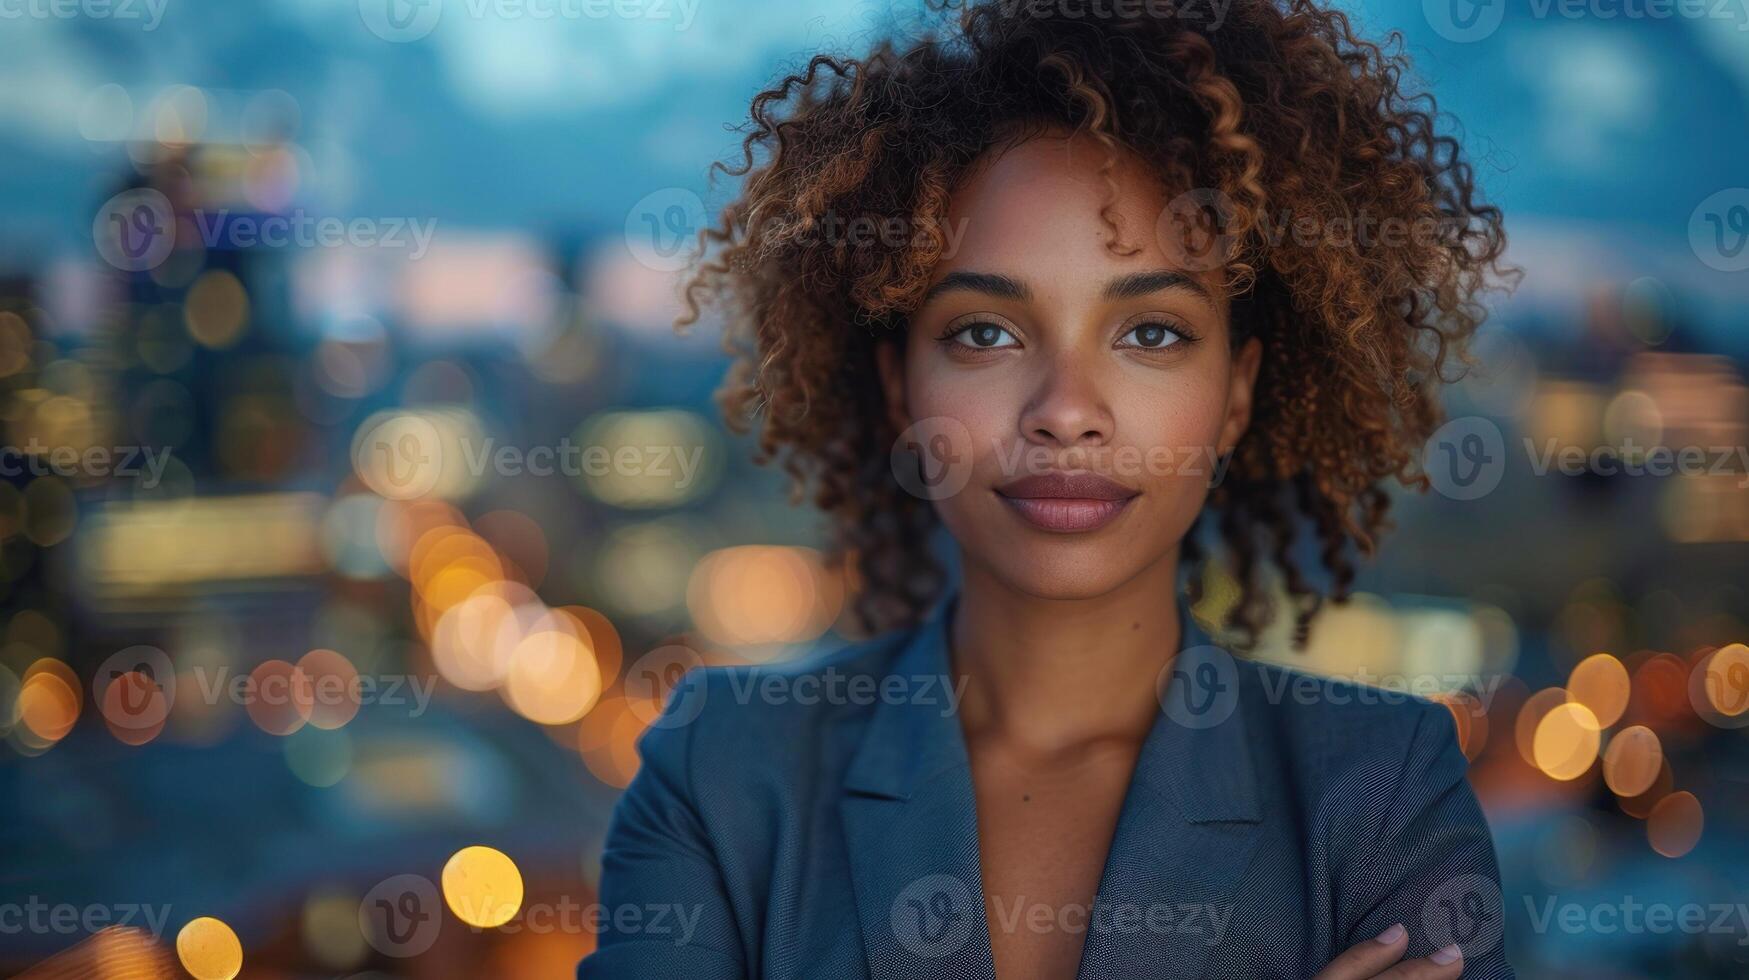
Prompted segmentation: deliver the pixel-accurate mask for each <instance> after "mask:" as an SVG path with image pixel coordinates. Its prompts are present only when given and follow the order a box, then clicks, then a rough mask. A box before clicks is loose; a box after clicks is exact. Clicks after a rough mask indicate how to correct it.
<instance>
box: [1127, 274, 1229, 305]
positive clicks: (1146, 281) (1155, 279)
mask: <svg viewBox="0 0 1749 980" xmlns="http://www.w3.org/2000/svg"><path fill="white" fill-rule="evenodd" d="M1168 289H1188V290H1190V291H1191V292H1193V293H1195V294H1196V295H1197V296H1199V297H1201V298H1202V299H1204V300H1207V301H1208V302H1210V303H1213V302H1214V301H1215V297H1214V294H1213V293H1210V292H1209V288H1208V287H1207V286H1205V285H1203V284H1202V282H1201V280H1198V279H1197V278H1195V277H1194V276H1188V275H1185V274H1184V273H1182V272H1174V271H1172V270H1171V269H1156V270H1154V271H1152V272H1135V273H1131V274H1130V275H1127V276H1119V277H1118V278H1116V279H1113V280H1111V281H1110V282H1108V283H1106V284H1105V298H1106V299H1136V298H1138V297H1141V296H1146V295H1148V294H1150V293H1158V292H1163V291H1165V290H1168Z"/></svg>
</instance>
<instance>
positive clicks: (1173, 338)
mask: <svg viewBox="0 0 1749 980" xmlns="http://www.w3.org/2000/svg"><path fill="white" fill-rule="evenodd" d="M1182 339H1184V338H1183V337H1182V336H1180V335H1179V333H1178V331H1176V330H1173V329H1172V328H1171V327H1168V326H1167V325H1166V324H1164V323H1144V324H1141V325H1140V326H1138V327H1136V328H1134V329H1132V330H1131V331H1130V332H1129V333H1126V334H1124V335H1123V338H1122V340H1121V341H1120V342H1121V343H1122V345H1123V346H1125V347H1141V348H1143V349H1145V350H1161V349H1163V348H1166V347H1171V346H1172V345H1173V344H1175V343H1177V342H1178V341H1180V340H1182Z"/></svg>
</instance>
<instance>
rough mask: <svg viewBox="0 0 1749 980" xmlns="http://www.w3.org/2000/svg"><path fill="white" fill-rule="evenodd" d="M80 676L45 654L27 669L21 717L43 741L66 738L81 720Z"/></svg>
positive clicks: (20, 692)
mask: <svg viewBox="0 0 1749 980" xmlns="http://www.w3.org/2000/svg"><path fill="white" fill-rule="evenodd" d="M79 708H80V700H79V678H78V677H77V676H76V675H75V674H74V673H73V669H72V668H71V667H68V666H67V665H66V664H64V663H62V662H61V661H59V660H56V659H54V658H52V657H43V658H42V659H40V660H38V661H36V662H35V663H33V664H31V665H30V667H29V668H27V669H26V670H25V672H24V680H23V682H22V683H21V684H20V686H19V689H18V706H17V708H16V709H15V710H16V711H17V713H18V720H19V721H21V722H23V723H24V727H25V729H26V730H27V731H29V732H30V733H31V734H32V735H34V736H36V738H37V739H38V740H40V741H41V742H43V743H48V744H53V743H55V742H59V741H60V740H61V739H63V738H66V737H67V733H68V732H70V731H72V730H73V725H74V723H75V722H77V721H78V720H79Z"/></svg>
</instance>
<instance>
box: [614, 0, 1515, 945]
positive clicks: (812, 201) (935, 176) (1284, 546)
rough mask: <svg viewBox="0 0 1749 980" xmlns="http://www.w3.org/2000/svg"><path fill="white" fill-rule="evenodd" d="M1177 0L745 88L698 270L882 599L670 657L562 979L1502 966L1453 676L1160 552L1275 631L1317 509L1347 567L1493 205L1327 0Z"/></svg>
mask: <svg viewBox="0 0 1749 980" xmlns="http://www.w3.org/2000/svg"><path fill="white" fill-rule="evenodd" d="M1059 6H1060V7H1061V9H1058V7H1059ZM1284 8H1285V9H1284ZM1206 9H1208V8H1205V7H1202V6H1197V7H1185V8H1183V9H1177V8H1173V7H1169V6H1168V5H1166V4H1164V3H1162V4H1146V3H1142V4H1136V5H1133V6H1125V5H1123V4H1113V5H1106V6H1101V7H1099V8H1098V11H1103V14H1100V13H1098V12H1097V11H1095V8H1092V7H1088V8H1086V9H1082V5H1080V4H1062V5H1052V4H1046V3H1031V4H1016V3H1014V2H1007V3H984V4H979V5H975V6H973V7H971V8H969V9H968V10H966V11H964V12H963V14H961V15H959V16H958V18H957V21H956V22H955V24H954V26H953V27H952V28H950V29H949V30H948V31H947V32H946V36H945V37H942V38H939V39H934V40H925V41H921V42H918V43H914V44H911V45H909V46H895V45H892V44H883V45H880V46H878V47H877V48H876V49H875V50H874V51H873V52H872V53H871V54H869V55H868V56H867V57H864V58H860V59H839V58H830V57H825V56H820V57H816V58H815V59H813V61H812V62H811V63H810V64H809V66H808V68H807V69H806V70H805V71H803V72H801V73H800V74H797V75H794V76H791V77H789V78H787V79H785V80H784V81H783V82H782V83H781V84H779V85H778V86H776V87H775V88H773V89H771V90H769V91H767V92H764V93H762V94H761V95H759V96H758V97H757V98H756V99H754V101H753V106H752V121H753V126H752V131H751V134H750V135H749V136H748V138H747V141H746V145H745V150H746V159H745V165H744V166H743V167H742V168H738V169H737V170H736V171H734V172H736V173H744V174H745V176H746V180H745V183H744V186H743V189H742V191H741V196H740V198H739V199H738V200H736V201H735V202H734V203H733V204H731V205H730V206H729V208H728V209H727V211H726V213H725V215H724V217H723V221H722V223H721V224H720V226H719V227H717V228H716V229H714V230H712V231H711V232H708V233H707V235H706V236H705V237H706V239H707V245H708V246H710V254H709V255H708V256H707V260H706V261H705V262H704V264H703V265H702V267H701V269H700V271H699V273H698V274H697V277H696V278H695V279H694V280H693V282H692V283H691V285H690V287H689V293H688V295H689V298H690V299H691V300H692V303H693V315H694V316H695V317H696V315H697V314H698V311H699V306H700V304H701V303H705V302H710V301H716V302H718V303H719V304H720V306H721V307H722V309H723V310H724V311H725V313H726V315H727V319H728V324H729V337H730V340H731V344H732V345H733V347H734V348H735V349H736V350H738V352H739V353H740V361H739V365H738V369H737V371H736V373H735V374H733V375H732V376H731V379H730V382H729V384H728V387H727V390H726V393H725V405H726V408H727V409H728V413H729V416H730V418H731V420H732V422H735V423H739V424H744V425H750V426H752V427H754V428H755V429H756V430H757V432H758V436H759V443H760V446H761V449H762V453H763V455H764V456H766V457H768V458H770V457H776V458H781V459H782V460H783V462H784V465H785V467H786V469H787V470H788V471H789V473H790V474H791V475H792V476H793V477H794V478H795V480H796V482H797V485H798V488H807V489H810V490H811V491H812V495H813V499H814V502H815V503H816V504H817V505H818V506H819V507H820V508H822V509H823V510H824V511H825V512H826V513H827V514H828V515H830V516H831V518H832V519H833V523H834V526H835V528H836V534H837V541H838V544H839V545H840V547H841V548H842V549H843V550H844V551H845V552H847V553H848V554H851V555H854V557H855V560H856V562H857V567H858V569H859V572H860V576H859V577H860V580H861V581H860V597H859V606H858V608H859V610H860V612H861V614H862V616H863V618H864V619H865V620H866V621H867V622H868V624H869V625H870V626H872V627H873V628H874V629H876V630H877V631H884V632H883V633H882V635H880V636H877V638H876V639H873V640H871V641H868V642H866V643H862V644H859V645H854V646H851V647H850V648H848V649H845V650H841V651H838V652H835V653H832V654H829V655H825V656H821V657H817V658H815V659H811V660H807V661H804V662H802V663H799V664H787V665H781V666H774V667H767V668H738V669H734V670H719V669H710V670H703V671H695V672H694V673H692V674H691V675H689V676H688V677H687V679H686V680H685V681H684V682H683V683H682V684H681V686H680V687H679V688H678V689H677V690H676V691H675V692H674V694H673V695H672V697H671V700H670V703H669V706H668V708H667V711H666V713H665V714H664V715H663V717H662V718H661V719H660V720H658V721H657V723H656V724H655V725H654V726H653V727H652V730H651V731H650V732H649V733H648V734H647V735H646V736H645V738H644V740H643V742H642V746H641V748H642V753H643V769H642V771H641V772H640V773H639V775H638V777H637V779H636V780H635V781H634V782H633V783H632V785H631V787H630V788H629V790H628V791H627V793H626V795H625V797H624V799H623V800H622V802H621V803H620V806H619V809H618V811H617V813H616V815H615V820H614V824H613V828H612V830H611V832H610V835H609V839H608V841H607V846H606V852H605V855H604V858H603V880H602V885H601V891H602V901H603V903H604V905H605V907H606V913H607V914H606V916H605V918H606V920H607V922H606V925H607V928H606V931H604V932H603V934H602V935H601V938H600V948H599V950H598V951H597V952H596V953H595V954H593V955H592V956H591V957H590V958H589V959H587V960H585V962H584V964H583V966H582V969H581V975H582V976H584V977H671V976H685V977H725V978H726V977H834V978H836V977H871V976H872V977H883V978H899V977H905V978H910V977H974V976H982V977H990V976H996V977H1002V978H1004V980H1007V978H1012V977H1040V978H1061V977H1070V976H1081V977H1194V976H1214V977H1240V976H1247V977H1248V976H1257V977H1264V976H1267V977H1306V976H1312V975H1314V974H1315V975H1317V976H1318V977H1321V978H1325V980H1348V978H1358V977H1374V976H1383V977H1438V978H1446V977H1456V976H1459V975H1460V974H1461V975H1463V976H1475V977H1497V976H1511V971H1510V969H1509V967H1508V966H1507V965H1506V963H1505V960H1504V957H1503V955H1502V950H1501V943H1500V918H1501V901H1500V892H1499V885H1498V871H1497V868H1496V864H1495V859H1494V856H1493V849H1492V843H1491V840H1490V837H1489V833H1488V829H1487V827H1486V825H1485V823H1484V822H1483V819H1482V816H1481V813H1480V811H1479V810H1478V808H1477V806H1476V803H1475V799H1474V797H1473V795H1472V794H1471V792H1470V790H1469V788H1468V785H1467V783H1466V782H1465V779H1464V771H1465V762H1464V757H1463V755H1462V753H1461V752H1460V751H1459V749H1458V747H1457V745H1456V743H1455V739H1454V726H1453V724H1452V721H1451V718H1450V716H1449V714H1448V713H1447V711H1446V709H1444V708H1443V707H1440V706H1438V705H1434V704H1429V703H1427V702H1423V701H1419V700H1414V699H1408V698H1389V697H1384V698H1381V697H1377V696H1370V697H1369V696H1367V695H1368V692H1366V691H1364V690H1362V689H1359V688H1356V687H1353V686H1350V685H1345V684H1339V683H1324V682H1313V681H1311V680H1310V679H1308V678H1304V677H1296V676H1294V675H1292V674H1290V673H1289V672H1285V671H1282V670H1280V669H1278V668H1273V667H1267V666H1263V665H1261V664H1258V663H1254V662H1249V661H1245V660H1242V659H1235V658H1232V657H1229V656H1227V655H1226V654H1225V653H1224V652H1223V651H1222V650H1221V649H1220V648H1217V647H1214V646H1212V645H1211V641H1210V640H1209V639H1208V637H1207V636H1206V635H1205V634H1203V633H1202V632H1201V631H1200V630H1199V628H1198V626H1197V625H1196V624H1195V623H1194V622H1193V621H1192V620H1191V619H1190V617H1189V616H1188V614H1187V608H1188V607H1187V604H1186V598H1185V592H1186V591H1187V590H1186V589H1185V588H1181V586H1180V583H1181V582H1185V581H1187V580H1195V579H1196V576H1193V575H1192V574H1191V572H1193V571H1194V569H1195V566H1196V565H1199V564H1200V563H1202V562H1204V561H1220V562H1223V563H1224V564H1225V565H1226V567H1227V568H1228V569H1229V570H1230V573H1231V574H1232V575H1233V576H1234V577H1235V578H1236V579H1237V581H1238V582H1239V584H1240V595H1239V597H1238V601H1237V603H1236V605H1235V606H1234V607H1233V608H1232V609H1231V611H1230V615H1229V616H1228V621H1227V622H1225V623H1223V624H1221V626H1222V627H1223V630H1224V632H1223V635H1224V636H1228V637H1230V638H1231V639H1232V641H1233V642H1235V643H1236V645H1239V646H1244V645H1247V644H1250V643H1252V642H1255V640H1256V638H1257V635H1258V632H1259V631H1260V630H1262V629H1263V628H1264V627H1265V625H1266V624H1267V623H1268V622H1269V620H1270V617H1271V616H1272V615H1273V613H1274V610H1273V609H1272V605H1273V603H1272V601H1271V599H1270V596H1271V595H1272V591H1271V586H1272V583H1277V582H1278V583H1279V585H1280V586H1281V587H1280V588H1276V589H1275V590H1274V592H1275V593H1282V594H1285V595H1286V596H1287V598H1288V600H1289V601H1290V602H1291V603H1292V604H1293V605H1294V607H1295V608H1294V615H1295V617H1296V622H1297V625H1298V627H1299V630H1298V632H1299V633H1300V634H1301V635H1302V636H1303V633H1304V631H1305V630H1306V629H1307V628H1308V627H1309V624H1310V620H1311V617H1312V615H1313V614H1314V613H1315V611H1316V609H1317V603H1318V600H1319V596H1320V593H1321V591H1324V590H1325V589H1321V587H1320V585H1319V583H1318V582H1316V581H1315V580H1314V577H1313V576H1311V575H1308V574H1306V573H1305V572H1304V571H1302V569H1301V567H1300V565H1299V563H1298V561H1297V558H1296V556H1297V555H1298V554H1299V553H1300V552H1301V550H1302V549H1301V548H1300V547H1297V546H1296V538H1297V536H1298V535H1299V533H1300V532H1301V530H1302V528H1305V529H1307V530H1309V531H1310V533H1311V535H1312V536H1314V537H1315V538H1316V540H1317V542H1318V544H1319V545H1320V546H1321V548H1320V550H1319V552H1318V554H1319V562H1320V564H1321V565H1322V574H1323V576H1324V577H1327V579H1328V583H1327V591H1329V592H1331V593H1333V594H1334V595H1335V596H1336V597H1337V598H1341V597H1342V595H1343V592H1344V591H1345V589H1346V587H1347V586H1348V584H1349V582H1350V580H1351V579H1352V576H1353V572H1352V555H1353V553H1355V552H1357V551H1358V552H1362V553H1364V552H1367V551H1370V550H1371V548H1372V547H1373V545H1374V542H1375V540H1376V538H1377V535H1378V533H1379V531H1380V530H1381V528H1382V527H1383V525H1384V522H1385V513H1386V508H1387V498H1386V494H1385V489H1384V484H1385V483H1386V481H1387V480H1389V479H1392V478H1400V479H1402V480H1404V481H1405V482H1408V483H1410V484H1412V485H1413V484H1420V483H1421V482H1422V478H1421V477H1420V476H1419V475H1418V474H1417V473H1416V472H1415V471H1414V469H1413V462H1414V460H1415V459H1416V458H1417V455H1418V449H1419V446H1420V444H1421V442H1422V441H1424V440H1425V439H1426V437H1427V436H1428V435H1429V434H1430V432H1431V431H1432V429H1433V428H1434V427H1435V425H1436V423H1437V420H1438V410H1437V405H1436V393H1435V386H1436V384H1437V382H1438V381H1439V380H1440V375H1441V370H1442V367H1443V366H1444V365H1445V363H1446V361H1447V360H1448V359H1450V358H1453V357H1455V356H1456V355H1458V354H1459V353H1460V352H1461V349H1462V345H1463V342H1464V341H1465V339H1466V338H1467V337H1468V336H1469V334H1471V333H1472V332H1473V331H1474V329H1475V328H1476V326H1477V324H1478V323H1479V321H1480V319H1481V312H1480V309H1479V307H1478V306H1477V304H1476V296H1477V294H1478V292H1479V291H1480V290H1481V289H1484V288H1486V287H1488V286H1489V285H1490V283H1491V282H1492V280H1493V279H1494V277H1495V276H1496V275H1497V274H1499V272H1500V269H1499V267H1498V265H1497V260H1498V259H1499V256H1500V254H1501V252H1502V249H1503V247H1504V236H1503V233H1502V230H1501V221H1500V215H1499V213H1498V211H1496V210H1495V209H1494V208H1492V207H1489V206H1486V205H1485V204H1482V203H1479V202H1478V200H1477V198H1476V195H1475V191H1474V187H1473V183H1472V179H1471V175H1470V169H1469V167H1468V166H1467V165H1466V164H1465V163H1464V162H1463V160H1462V158H1461V156H1460V154H1459V151H1458V147H1457V144H1456V143H1455V142H1454V141H1453V140H1451V139H1450V138H1449V137H1446V136H1442V135H1439V134H1438V133H1437V132H1436V131H1435V128H1434V120H1433V109H1432V106H1431V104H1430V103H1421V102H1418V101H1416V100H1415V99H1412V98H1411V97H1410V96H1409V95H1407V94H1406V93H1405V92H1404V90H1403V89H1402V88H1401V85H1400V80H1401V77H1402V73H1403V71H1404V65H1403V64H1402V63H1401V61H1400V60H1399V59H1398V58H1396V57H1392V56H1388V55H1386V54H1384V53H1383V52H1381V51H1380V49H1379V48H1377V47H1375V46H1374V45H1372V44H1369V43H1366V42H1364V41H1361V40H1357V39H1356V38H1355V37H1354V36H1353V34H1352V33H1351V31H1350V28H1349V25H1348V23H1347V21H1346V20H1345V18H1344V17H1343V16H1342V15H1341V14H1340V13H1337V12H1334V11H1328V10H1323V9H1320V8H1319V7H1317V6H1314V5H1313V4H1312V3H1310V2H1307V0H1296V2H1292V3H1285V2H1284V3H1275V2H1268V0H1237V2H1235V3H1233V4H1232V5H1231V6H1230V7H1228V8H1227V9H1226V13H1225V16H1224V18H1223V19H1221V20H1220V22H1218V23H1217V22H1215V21H1214V20H1213V19H1212V11H1211V17H1210V18H1199V17H1198V13H1199V11H1202V10H1206ZM1215 9H1219V8H1218V7H1217V8H1215ZM1205 513H1206V515H1207V517H1208V520H1207V521H1204V520H1203V516H1204V515H1205ZM938 521H939V524H940V525H941V526H944V527H945V529H946V531H947V533H948V535H949V536H950V537H951V543H952V546H953V547H952V550H953V552H954V554H953V556H952V557H953V559H954V562H953V563H954V564H955V565H957V567H958V568H959V570H960V571H959V575H958V576H957V585H948V584H946V578H947V577H946V575H945V574H944V573H943V572H942V571H941V570H940V569H939V567H938V565H937V563H936V561H935V560H934V559H933V557H932V555H931V552H930V550H929V548H928V545H927V541H928V539H929V537H930V532H931V530H932V529H933V528H934V527H935V526H936V522H938ZM1205 525H1206V529H1205ZM1202 530H1206V532H1207V533H1206V534H1199V531H1202ZM1202 538H1207V539H1208V540H1209V543H1212V544H1214V545H1215V546H1216V547H1215V548H1214V549H1213V550H1212V551H1211V552H1210V553H1209V554H1208V556H1207V557H1206V558H1205V553H1204V548H1203V547H1199V544H1201V543H1202V542H1201V539H1202ZM1190 598H1193V599H1194V598H1195V597H1194V596H1191V597H1190ZM1372 693H1373V694H1375V695H1376V693H1377V692H1372ZM658 910H662V911H658ZM658 915H660V916H661V917H662V918H663V920H664V921H668V922H679V923H690V924H689V925H688V926H687V927H686V928H684V929H661V930H658V929H656V928H655V927H654V925H653V923H654V921H655V920H656V918H657V916H658Z"/></svg>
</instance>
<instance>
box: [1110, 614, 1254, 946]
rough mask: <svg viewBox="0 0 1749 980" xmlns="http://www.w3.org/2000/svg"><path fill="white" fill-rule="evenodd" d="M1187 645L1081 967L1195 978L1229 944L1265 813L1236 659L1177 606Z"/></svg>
mask: <svg viewBox="0 0 1749 980" xmlns="http://www.w3.org/2000/svg"><path fill="white" fill-rule="evenodd" d="M1179 613H1180V616H1181V622H1182V623H1183V624H1184V636H1185V639H1184V643H1183V645H1182V647H1181V649H1180V652H1179V654H1178V656H1177V658H1176V659H1175V660H1174V662H1173V665H1172V669H1171V673H1170V675H1169V680H1168V683H1167V684H1166V685H1164V686H1163V689H1162V691H1161V695H1162V698H1161V700H1162V704H1163V706H1164V708H1163V710H1162V711H1161V713H1160V715H1159V717H1157V718H1156V719H1155V722H1154V727H1153V729H1152V730H1151V732H1150V733H1149V735H1148V739H1147V741H1146V742H1145V743H1144V744H1143V746H1142V752H1141V755H1140V757H1139V758H1138V759H1137V762H1136V772H1135V777H1134V779H1133V780H1132V781H1131V783H1130V787H1129V790H1128V793H1127V795H1126V796H1125V798H1124V803H1123V808H1122V809H1121V810H1120V811H1119V815H1118V822H1117V829H1116V831H1115V833H1114V834H1113V839H1112V842H1111V853H1110V856H1109V857H1108V858H1107V860H1106V865H1105V870H1104V873H1103V877H1102V878H1101V881H1100V886H1099V894H1098V896H1097V897H1096V899H1095V903H1094V914H1093V916H1092V920H1093V921H1092V922H1091V923H1090V925H1089V928H1088V932H1087V938H1086V942H1085V944H1084V946H1083V948H1082V954H1081V964H1080V969H1079V976H1081V977H1084V978H1088V980H1093V978H1100V980H1105V978H1120V980H1121V978H1130V977H1134V978H1142V977H1147V978H1150V980H1152V978H1191V977H1200V976H1203V975H1204V970H1205V966H1206V964H1207V962H1208V958H1209V954H1210V953H1211V952H1212V951H1213V950H1214V949H1215V948H1216V947H1217V946H1219V945H1221V944H1222V943H1223V942H1224V941H1226V938H1227V937H1226V934H1225V928H1226V926H1227V925H1228V924H1229V923H1230V921H1231V916H1232V911H1233V904H1232V901H1231V895H1232V893H1233V889H1234V886H1235V884H1236V883H1237V882H1238V881H1239V880H1240V879H1241V878H1242V877H1243V875H1244V872H1245V869H1246V867H1247V866H1248V865H1249V864H1250V863H1251V858H1252V854H1253V852H1254V851H1255V849H1256V846H1257V840H1258V834H1257V830H1258V827H1257V824H1258V823H1259V821H1260V820H1261V819H1262V815H1261V808H1260V806H1259V803H1258V794H1257V784H1256V773H1255V771H1254V768H1253V763H1252V760H1251V752H1250V749H1249V746H1248V744H1247V740H1246V736H1245V720H1244V706H1243V704H1242V703H1241V698H1240V697H1239V684H1238V675H1237V671H1236V669H1235V664H1234V662H1233V660H1232V658H1231V657H1230V656H1229V655H1228V654H1227V653H1225V652H1224V651H1222V650H1220V649H1219V648H1217V647H1215V646H1213V645H1212V644H1211V642H1210V641H1209V639H1208V637H1207V635H1206V634H1204V633H1203V632H1202V630H1201V629H1200V628H1199V627H1198V626H1197V625H1196V623H1195V621H1194V620H1192V619H1191V618H1190V616H1189V610H1188V609H1186V608H1185V604H1184V603H1183V602H1182V601H1181V602H1180V603H1179Z"/></svg>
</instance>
